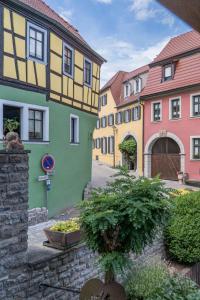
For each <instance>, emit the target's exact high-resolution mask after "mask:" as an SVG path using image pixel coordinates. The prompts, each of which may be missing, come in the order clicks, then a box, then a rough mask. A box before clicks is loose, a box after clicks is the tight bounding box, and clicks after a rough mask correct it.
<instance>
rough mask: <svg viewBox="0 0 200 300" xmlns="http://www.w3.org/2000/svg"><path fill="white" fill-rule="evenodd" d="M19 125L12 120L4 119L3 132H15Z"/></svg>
mask: <svg viewBox="0 0 200 300" xmlns="http://www.w3.org/2000/svg"><path fill="white" fill-rule="evenodd" d="M19 125H20V123H19V122H18V121H17V120H16V118H14V119H5V120H4V130H5V131H8V132H12V131H15V130H17V129H18V128H19Z"/></svg>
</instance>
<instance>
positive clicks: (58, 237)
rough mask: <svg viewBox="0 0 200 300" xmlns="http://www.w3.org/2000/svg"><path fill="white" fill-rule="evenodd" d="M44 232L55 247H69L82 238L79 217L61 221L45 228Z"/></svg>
mask: <svg viewBox="0 0 200 300" xmlns="http://www.w3.org/2000/svg"><path fill="white" fill-rule="evenodd" d="M44 233H45V235H46V237H47V239H48V242H49V243H50V245H51V246H52V247H55V248H67V247H69V246H72V245H74V244H76V243H78V242H80V240H81V231H80V225H79V219H78V218H72V219H69V220H67V221H60V222H57V223H55V224H54V225H52V226H51V227H48V228H45V229H44Z"/></svg>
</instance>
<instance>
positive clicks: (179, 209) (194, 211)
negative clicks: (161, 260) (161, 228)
mask: <svg viewBox="0 0 200 300" xmlns="http://www.w3.org/2000/svg"><path fill="white" fill-rule="evenodd" d="M174 201H175V202H174V204H175V205H174V208H173V210H172V215H171V217H170V220H169V225H168V226H167V228H166V230H165V240H166V246H167V249H168V252H169V254H170V255H171V256H172V257H173V258H174V259H176V260H177V261H179V262H183V263H196V262H199V261H200V234H199V233H200V192H193V193H189V194H186V195H184V196H179V197H177V198H175V200H174Z"/></svg>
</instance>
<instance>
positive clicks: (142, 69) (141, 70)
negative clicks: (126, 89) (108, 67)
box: [124, 65, 149, 82]
mask: <svg viewBox="0 0 200 300" xmlns="http://www.w3.org/2000/svg"><path fill="white" fill-rule="evenodd" d="M148 71H149V65H145V66H143V67H140V68H138V69H135V70H133V71H132V72H129V73H127V74H126V76H125V77H124V82H125V81H128V80H130V79H132V78H134V77H136V76H138V75H139V74H143V73H146V72H148Z"/></svg>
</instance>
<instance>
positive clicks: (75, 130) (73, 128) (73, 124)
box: [70, 115, 79, 144]
mask: <svg viewBox="0 0 200 300" xmlns="http://www.w3.org/2000/svg"><path fill="white" fill-rule="evenodd" d="M70 143H71V144H78V143H79V117H77V116H75V115H70Z"/></svg>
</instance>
